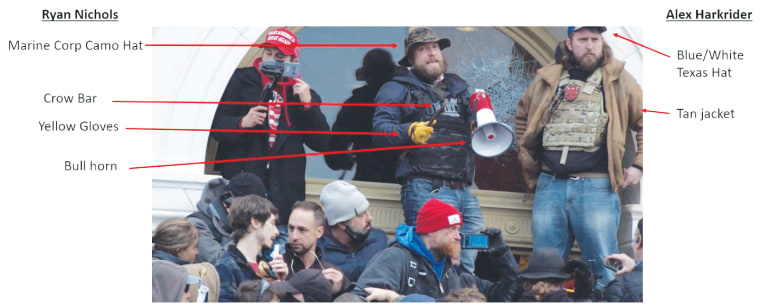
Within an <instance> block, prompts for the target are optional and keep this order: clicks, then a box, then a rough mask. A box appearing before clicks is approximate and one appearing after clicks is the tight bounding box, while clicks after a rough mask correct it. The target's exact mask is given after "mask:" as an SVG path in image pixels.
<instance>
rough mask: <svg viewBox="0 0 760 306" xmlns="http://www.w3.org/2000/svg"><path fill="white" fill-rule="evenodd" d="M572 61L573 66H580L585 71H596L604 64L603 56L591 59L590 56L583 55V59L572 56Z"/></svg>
mask: <svg viewBox="0 0 760 306" xmlns="http://www.w3.org/2000/svg"><path fill="white" fill-rule="evenodd" d="M570 63H571V64H573V66H575V67H578V68H579V69H582V70H585V71H594V70H596V68H599V67H601V66H602V56H601V55H600V56H599V57H597V58H595V59H589V58H588V57H585V56H584V57H583V58H581V60H578V59H577V58H576V57H574V56H573V57H572V58H571V60H570Z"/></svg>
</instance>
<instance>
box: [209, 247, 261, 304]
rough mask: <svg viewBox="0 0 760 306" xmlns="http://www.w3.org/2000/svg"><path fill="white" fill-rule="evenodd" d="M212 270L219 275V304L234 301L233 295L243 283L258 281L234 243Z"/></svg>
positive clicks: (257, 277)
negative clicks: (214, 269)
mask: <svg viewBox="0 0 760 306" xmlns="http://www.w3.org/2000/svg"><path fill="white" fill-rule="evenodd" d="M214 268H216V271H217V272H218V273H219V301H220V302H233V301H235V293H237V289H238V286H240V283H242V282H243V281H246V280H250V279H260V277H259V276H258V275H257V274H256V272H255V271H253V268H252V267H251V265H250V264H248V260H247V259H246V258H245V255H243V253H241V252H240V250H238V248H237V246H235V244H234V243H233V244H230V246H229V247H228V248H227V252H225V253H224V254H223V255H222V257H221V258H219V261H218V262H217V263H216V265H214Z"/></svg>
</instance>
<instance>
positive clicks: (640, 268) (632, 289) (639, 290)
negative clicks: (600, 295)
mask: <svg viewBox="0 0 760 306" xmlns="http://www.w3.org/2000/svg"><path fill="white" fill-rule="evenodd" d="M604 299H605V300H606V301H607V302H643V301H644V262H641V263H639V264H637V265H636V266H635V267H633V271H631V272H628V273H626V274H623V275H621V276H618V277H616V278H615V279H614V280H612V281H611V282H610V283H609V284H607V287H606V288H604Z"/></svg>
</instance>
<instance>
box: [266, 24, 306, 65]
mask: <svg viewBox="0 0 760 306" xmlns="http://www.w3.org/2000/svg"><path fill="white" fill-rule="evenodd" d="M264 44H271V45H275V46H276V47H277V49H280V51H282V53H285V55H293V56H295V57H296V58H298V55H299V54H300V53H301V47H298V46H297V45H298V37H296V34H293V32H290V31H288V30H287V29H285V28H279V29H275V30H272V31H271V32H269V33H267V36H266V40H265V41H264Z"/></svg>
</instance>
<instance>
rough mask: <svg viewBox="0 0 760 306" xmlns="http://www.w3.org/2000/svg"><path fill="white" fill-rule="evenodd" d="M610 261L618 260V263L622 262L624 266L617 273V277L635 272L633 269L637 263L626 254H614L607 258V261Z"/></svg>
mask: <svg viewBox="0 0 760 306" xmlns="http://www.w3.org/2000/svg"><path fill="white" fill-rule="evenodd" d="M609 259H612V260H617V261H618V262H620V264H622V265H623V269H621V270H620V271H617V272H615V276H620V275H623V274H626V273H628V272H631V271H633V267H635V266H636V261H635V260H633V258H631V257H629V256H628V255H626V254H612V255H610V256H608V257H607V258H605V260H609Z"/></svg>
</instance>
